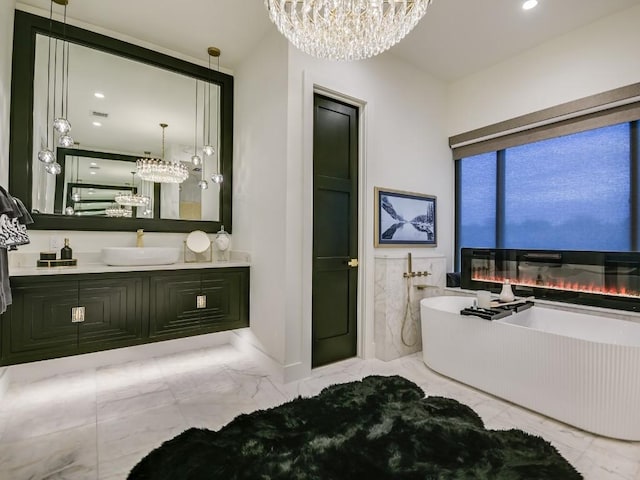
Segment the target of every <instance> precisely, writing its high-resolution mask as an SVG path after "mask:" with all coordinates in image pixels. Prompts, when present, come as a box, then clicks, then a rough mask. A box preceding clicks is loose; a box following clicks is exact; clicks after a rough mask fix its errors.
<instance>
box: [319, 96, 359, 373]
mask: <svg viewBox="0 0 640 480" xmlns="http://www.w3.org/2000/svg"><path fill="white" fill-rule="evenodd" d="M357 258H358V109H357V108H356V107H353V106H351V105H347V104H345V103H341V102H339V101H337V100H333V99H330V98H327V97H323V96H321V95H318V94H316V95H314V121H313V286H312V293H313V300H312V311H313V312H312V316H313V320H312V335H313V347H312V348H313V350H312V362H311V363H312V366H314V367H317V366H320V365H325V364H327V363H331V362H335V361H338V360H343V359H345V358H349V357H353V356H355V355H356V349H357V331H356V325H357V317H356V313H357V287H358V273H357V272H358V269H357Z"/></svg>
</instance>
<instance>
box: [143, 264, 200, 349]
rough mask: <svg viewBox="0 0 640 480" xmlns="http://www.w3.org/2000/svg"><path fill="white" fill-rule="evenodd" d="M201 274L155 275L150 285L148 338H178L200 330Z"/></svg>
mask: <svg viewBox="0 0 640 480" xmlns="http://www.w3.org/2000/svg"><path fill="white" fill-rule="evenodd" d="M199 294H200V273H199V272H197V273H187V274H178V275H167V274H162V275H157V276H152V277H151V280H150V283H149V296H150V306H149V335H150V336H151V337H166V338H177V337H181V336H185V335H195V334H196V333H198V329H199V328H200V310H199V309H198V306H197V304H196V302H197V296H198V295H199Z"/></svg>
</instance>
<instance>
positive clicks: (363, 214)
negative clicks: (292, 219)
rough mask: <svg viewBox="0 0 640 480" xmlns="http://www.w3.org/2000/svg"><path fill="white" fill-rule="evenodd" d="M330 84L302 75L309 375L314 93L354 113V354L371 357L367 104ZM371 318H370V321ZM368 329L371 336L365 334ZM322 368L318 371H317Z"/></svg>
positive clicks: (304, 290)
mask: <svg viewBox="0 0 640 480" xmlns="http://www.w3.org/2000/svg"><path fill="white" fill-rule="evenodd" d="M331 83H332V82H331V80H327V79H326V78H325V79H320V78H316V77H315V76H314V75H312V74H310V73H309V72H308V71H307V70H305V71H303V88H302V94H303V140H302V155H303V162H302V163H303V172H302V175H303V192H304V193H303V204H302V208H303V224H302V339H301V341H302V352H301V353H302V355H301V358H302V362H303V363H304V365H305V367H306V368H305V369H308V372H309V373H310V372H311V353H312V284H313V99H314V94H316V93H318V94H321V95H324V96H326V97H329V98H333V99H335V100H339V101H341V102H344V103H347V104H349V105H352V106H354V107H356V108H357V109H358V118H359V120H358V193H357V195H358V259H359V260H360V265H359V267H358V295H357V322H356V325H357V327H356V328H357V350H356V352H357V353H356V354H357V356H358V357H360V358H363V357H364V358H367V357H370V356H373V354H372V353H370V350H371V349H370V348H369V342H368V341H367V339H369V338H370V339H371V341H373V323H372V322H367V321H366V320H365V317H366V316H367V314H368V313H369V312H367V310H368V309H367V308H366V306H367V293H368V292H367V290H366V283H367V282H365V279H366V278H367V276H366V273H367V270H368V265H367V264H368V262H367V261H364V260H365V258H368V255H367V253H368V249H367V248H366V244H365V238H366V235H365V224H366V222H365V220H366V218H368V216H369V208H368V207H367V203H366V201H365V200H366V198H367V196H366V184H367V182H366V178H367V172H366V164H365V161H364V159H365V158H366V141H365V140H366V132H367V129H366V125H367V102H366V101H364V100H362V99H359V98H357V97H355V96H352V95H348V94H346V93H344V92H341V91H339V90H338V89H336V88H331V87H330V85H331ZM371 318H373V317H371ZM368 328H370V329H371V332H369V331H368ZM319 368H322V367H319Z"/></svg>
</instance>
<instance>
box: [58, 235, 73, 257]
mask: <svg viewBox="0 0 640 480" xmlns="http://www.w3.org/2000/svg"><path fill="white" fill-rule="evenodd" d="M72 258H73V250H71V247H70V246H69V239H68V238H65V239H64V247H62V250H60V259H61V260H71V259H72Z"/></svg>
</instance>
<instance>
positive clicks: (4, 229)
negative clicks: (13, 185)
mask: <svg viewBox="0 0 640 480" xmlns="http://www.w3.org/2000/svg"><path fill="white" fill-rule="evenodd" d="M29 223H33V218H31V215H30V214H29V212H28V211H27V209H26V208H25V206H24V204H23V203H22V201H21V200H20V199H17V198H14V197H12V196H11V195H9V193H8V192H7V191H6V190H5V189H4V188H3V187H1V186H0V248H8V249H9V250H15V249H16V247H17V246H19V245H26V244H27V243H29V235H28V234H27V227H26V225H27V224H29Z"/></svg>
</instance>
